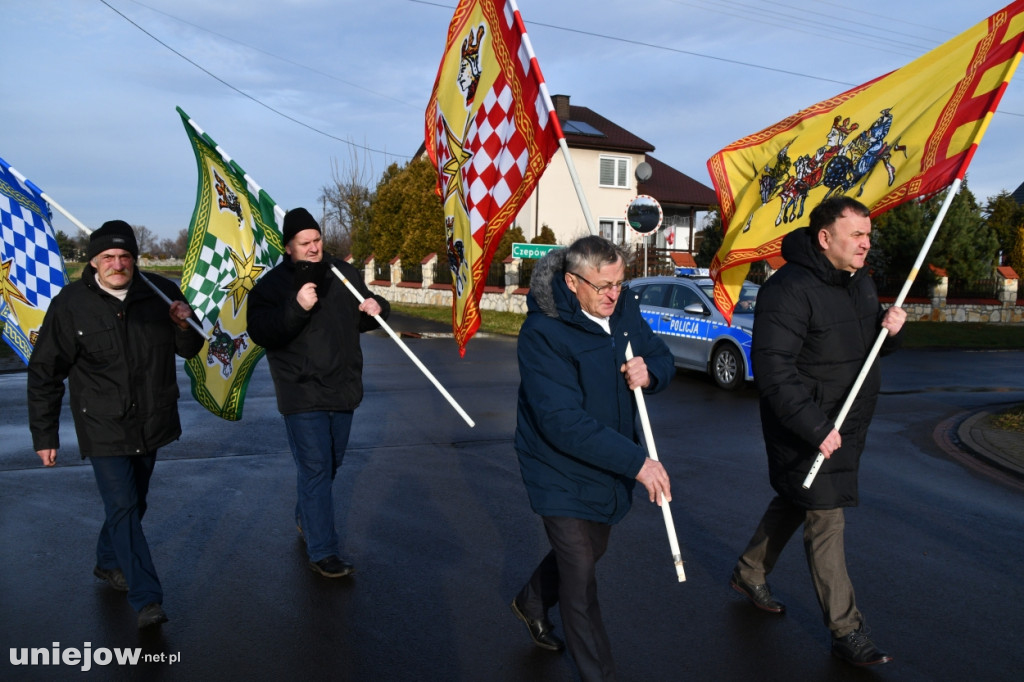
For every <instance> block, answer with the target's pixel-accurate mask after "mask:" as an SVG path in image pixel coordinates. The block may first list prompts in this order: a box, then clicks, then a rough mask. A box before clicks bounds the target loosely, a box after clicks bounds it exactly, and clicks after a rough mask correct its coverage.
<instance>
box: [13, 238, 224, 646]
mask: <svg viewBox="0 0 1024 682" xmlns="http://www.w3.org/2000/svg"><path fill="white" fill-rule="evenodd" d="M138 253H139V248H138V245H137V243H136V240H135V233H134V231H133V230H132V228H131V226H130V225H129V224H128V223H126V222H124V221H122V220H113V221H110V222H107V223H104V224H103V226H102V227H100V228H99V229H98V230H96V231H95V232H93V233H92V235H91V236H90V238H89V248H88V251H87V255H88V259H89V264H88V265H86V267H85V269H84V270H83V271H82V278H81V279H80V280H78V281H77V282H74V283H72V284H69V285H68V286H66V287H64V288H63V289H62V290H61V291H60V293H59V294H57V296H55V297H54V299H53V301H51V303H50V307H49V309H47V311H46V317H44V318H43V324H42V327H41V328H40V330H39V338H38V340H37V341H36V344H35V347H34V349H33V350H32V356H31V359H30V361H29V365H28V408H29V426H30V428H31V430H32V442H33V447H35V450H36V453H37V454H38V455H39V457H40V459H42V461H43V465H44V466H48V467H52V466H53V465H54V464H55V463H56V461H57V449H58V448H59V447H60V440H59V437H58V427H59V425H60V405H61V401H62V399H63V397H64V380H65V379H67V381H68V387H69V389H70V392H71V414H72V416H73V417H74V420H75V431H76V433H77V435H78V448H79V450H80V451H81V454H82V457H83V458H85V457H88V458H89V461H90V462H91V463H92V468H93V472H94V473H95V475H96V484H97V485H98V486H99V490H100V496H101V497H102V498H103V506H104V508H105V510H106V520H105V521H104V523H103V528H102V529H100V536H99V540H98V542H97V543H96V567H95V568H94V569H93V573H94V574H95V575H96V577H98V578H100V579H102V580H105V581H107V582H108V583H109V584H110V585H111V586H112V587H114V588H115V589H117V590H121V591H124V592H127V593H128V602H129V603H130V604H131V605H132V607H133V608H134V609H135V610H136V611H138V612H139V615H138V625H139V627H140V628H142V627H147V626H150V625H156V624H159V623H162V622H164V621H166V620H167V616H166V614H165V613H164V611H163V608H162V606H161V604H162V603H163V589H162V588H161V586H160V580H159V578H158V577H157V574H156V568H155V567H154V566H153V559H152V557H151V556H150V553H149V545H148V544H147V542H146V536H145V535H143V533H142V517H143V515H144V514H145V513H146V494H147V492H148V490H149V480H150V476H151V475H152V473H153V466H154V464H155V463H156V452H157V449H158V448H160V447H162V446H164V445H166V444H168V443H170V442H171V441H174V440H177V439H178V437H179V436H180V435H181V424H180V422H179V420H178V382H177V378H176V376H175V369H176V365H175V360H174V356H175V354H177V355H180V356H181V357H183V358H190V357H192V356H194V355H195V354H197V353H198V352H199V350H200V349H201V348H202V347H203V341H204V339H203V337H202V335H200V334H199V333H198V332H196V331H195V330H193V329H190V328H189V324H188V320H189V318H190V317H191V315H192V310H191V308H189V306H188V304H187V303H185V297H184V296H182V294H181V290H180V289H179V288H178V287H177V286H176V285H175V284H174V283H172V282H170V281H168V280H166V279H164V278H162V277H160V276H159V275H154V274H149V275H147V276H146V277H147V279H148V280H149V282H150V283H151V284H152V285H153V286H156V287H157V288H159V289H160V291H162V292H163V293H164V294H165V295H166V296H167V298H169V299H172V303H171V304H170V307H169V309H168V304H167V303H166V302H165V301H164V300H163V299H161V298H160V297H159V296H158V295H157V293H156V292H154V291H153V290H152V289H151V288H150V286H149V285H147V284H146V283H145V282H144V281H142V278H141V274H138V273H136V271H135V258H136V256H137V255H138Z"/></svg>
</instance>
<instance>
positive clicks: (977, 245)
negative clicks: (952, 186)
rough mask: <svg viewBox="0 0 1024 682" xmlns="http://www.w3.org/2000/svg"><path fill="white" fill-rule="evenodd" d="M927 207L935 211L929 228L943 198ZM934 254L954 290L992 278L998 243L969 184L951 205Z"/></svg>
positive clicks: (938, 235)
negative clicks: (956, 286) (958, 286)
mask: <svg viewBox="0 0 1024 682" xmlns="http://www.w3.org/2000/svg"><path fill="white" fill-rule="evenodd" d="M927 205H928V207H929V208H930V209H931V208H934V209H935V210H934V212H933V213H932V215H930V216H929V218H930V220H929V227H930V226H931V222H932V221H933V220H934V215H937V213H938V208H937V207H938V206H940V205H941V203H940V198H939V197H935V198H933V199H931V200H929V202H928V203H927ZM933 251H934V252H935V256H934V258H933V259H932V262H933V263H935V265H937V266H938V267H940V268H944V269H945V270H946V275H947V276H948V277H949V282H950V285H951V286H952V285H955V284H956V285H964V284H969V283H970V282H973V281H976V280H980V279H990V278H991V277H992V268H993V267H994V266H995V261H996V254H997V253H998V251H999V240H998V239H997V238H996V234H995V230H993V229H991V228H990V227H989V226H988V225H987V224H986V223H985V221H984V220H983V219H982V216H981V208H980V207H979V206H978V202H977V201H976V200H975V198H974V194H972V193H971V191H970V189H968V187H967V183H966V182H964V184H963V185H962V186H961V187H960V191H959V192H957V195H956V196H955V197H954V198H953V201H952V203H950V206H949V210H948V211H947V212H946V216H945V219H944V220H943V221H942V225H941V226H940V227H939V231H938V233H937V234H936V236H935V243H934V246H933Z"/></svg>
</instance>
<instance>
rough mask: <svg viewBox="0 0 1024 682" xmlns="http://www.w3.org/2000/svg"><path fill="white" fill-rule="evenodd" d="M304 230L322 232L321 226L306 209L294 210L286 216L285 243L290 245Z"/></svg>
mask: <svg viewBox="0 0 1024 682" xmlns="http://www.w3.org/2000/svg"><path fill="white" fill-rule="evenodd" d="M303 230H316V231H317V232H319V231H320V225H318V224H317V222H316V220H315V219H314V218H313V216H311V215H310V214H309V211H307V210H306V209H304V208H293V209H292V210H290V211H288V212H287V213H285V214H284V233H283V234H282V237H283V238H284V243H285V244H288V242H290V241H291V240H292V238H294V237H295V235H297V234H298V233H299V232H302V231H303Z"/></svg>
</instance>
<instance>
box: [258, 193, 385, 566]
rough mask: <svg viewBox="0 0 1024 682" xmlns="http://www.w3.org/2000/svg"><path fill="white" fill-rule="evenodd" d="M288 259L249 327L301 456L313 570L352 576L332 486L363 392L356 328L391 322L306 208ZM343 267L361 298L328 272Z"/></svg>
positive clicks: (300, 512)
mask: <svg viewBox="0 0 1024 682" xmlns="http://www.w3.org/2000/svg"><path fill="white" fill-rule="evenodd" d="M282 234H283V238H284V245H285V247H284V249H285V256H284V258H283V259H282V261H281V263H280V264H278V265H277V266H276V267H275V268H274V269H273V270H271V271H270V272H268V273H267V274H265V275H264V276H263V277H262V278H261V279H260V281H259V282H257V283H256V286H255V287H253V290H252V291H251V292H250V293H249V307H248V328H249V336H250V337H251V338H252V340H253V341H255V342H256V343H258V344H260V345H261V346H263V347H264V348H266V349H267V359H268V360H269V362H270V374H271V376H272V377H273V379H274V389H275V391H276V393H277V408H278V410H279V411H280V412H281V414H282V415H284V424H285V428H286V429H287V431H288V444H289V445H290V447H291V450H292V456H293V457H294V458H295V466H296V473H297V489H298V502H297V503H296V505H295V523H296V525H297V526H298V528H299V532H300V533H301V534H302V536H303V538H304V539H305V541H306V552H307V554H308V556H309V566H310V568H312V569H313V570H314V571H316V572H317V573H319V574H320V575H323V576H325V577H328V578H340V577H343V576H346V575H349V574H350V573H352V571H353V566H352V564H350V563H349V562H347V561H343V560H342V559H341V558H340V541H339V538H338V533H337V530H336V529H335V525H334V495H333V490H332V488H333V483H334V479H335V476H336V475H337V473H338V468H339V467H340V466H341V461H342V459H343V458H344V456H345V448H346V447H347V446H348V437H349V431H350V429H351V426H352V415H353V411H354V410H355V408H356V407H357V406H358V405H359V403H360V401H361V400H362V398H363V382H362V371H363V354H362V351H361V350H360V347H359V333H360V332H363V331H368V330H370V329H374V328H376V327H378V324H377V322H376V320H374V319H373V316H374V315H380V316H382V317H383V318H385V319H386V318H387V316H388V313H389V312H390V310H391V308H390V305H389V304H388V302H387V301H386V300H385V299H384V298H382V297H380V296H375V295H374V294H372V293H371V292H370V290H369V289H367V287H366V284H364V283H363V278H362V276H361V275H360V274H359V271H358V270H356V268H354V267H352V265H350V264H349V263H346V262H345V261H342V260H338V259H334V258H331V257H330V256H328V255H327V254H325V253H324V251H323V242H322V237H321V234H320V225H318V224H317V222H316V220H315V219H314V218H313V216H311V215H310V214H309V211H307V210H306V209H304V208H294V209H292V210H290V211H288V212H287V213H286V214H285V216H284V229H283V230H282ZM331 266H333V267H335V268H337V269H338V270H339V271H340V272H341V273H342V274H343V275H344V276H345V277H346V279H348V280H349V282H351V283H352V284H353V285H354V286H355V287H356V289H357V290H358V291H359V292H360V294H361V295H362V296H363V297H364V299H365V300H364V301H363V302H362V303H359V301H358V300H357V299H356V297H355V296H353V295H352V293H351V292H350V291H349V290H348V288H347V287H346V286H345V285H344V284H343V283H342V282H340V281H338V280H337V278H336V277H335V276H334V274H333V273H332V272H331V271H330V268H331Z"/></svg>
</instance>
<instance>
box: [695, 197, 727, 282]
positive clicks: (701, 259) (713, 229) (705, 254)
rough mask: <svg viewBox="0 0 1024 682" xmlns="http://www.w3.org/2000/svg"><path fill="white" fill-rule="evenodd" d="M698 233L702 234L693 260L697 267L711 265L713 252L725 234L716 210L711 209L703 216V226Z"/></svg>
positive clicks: (715, 251) (718, 247) (716, 249)
mask: <svg viewBox="0 0 1024 682" xmlns="http://www.w3.org/2000/svg"><path fill="white" fill-rule="evenodd" d="M700 234H701V236H702V239H701V242H700V248H699V249H698V250H697V253H696V255H694V257H693V260H695V261H696V262H697V267H700V268H706V267H708V266H710V265H711V261H712V260H713V259H714V257H715V254H716V253H718V249H720V248H721V246H722V238H723V237H724V236H725V235H724V234H723V232H722V216H721V215H720V214H719V213H718V211H717V210H714V211H711V212H710V213H708V214H707V216H705V217H704V228H703V229H702V230H701V232H700Z"/></svg>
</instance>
